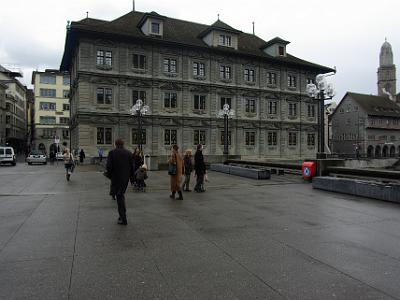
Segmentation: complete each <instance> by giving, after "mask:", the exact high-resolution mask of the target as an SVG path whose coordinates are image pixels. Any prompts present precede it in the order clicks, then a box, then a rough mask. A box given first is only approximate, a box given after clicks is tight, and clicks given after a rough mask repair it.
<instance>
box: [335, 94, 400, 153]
mask: <svg viewBox="0 0 400 300" xmlns="http://www.w3.org/2000/svg"><path fill="white" fill-rule="evenodd" d="M332 128H333V152H334V153H338V154H342V155H345V156H355V155H356V149H357V148H358V151H359V155H360V156H364V157H369V158H387V157H397V156H400V106H399V105H397V104H396V103H395V102H394V101H392V100H390V99H389V98H388V97H387V96H385V97H382V96H373V95H364V94H356V93H350V92H348V93H346V95H345V96H344V98H343V99H342V101H341V102H340V104H339V105H338V107H337V109H336V110H335V112H334V114H333V116H332ZM356 147H357V148H356Z"/></svg>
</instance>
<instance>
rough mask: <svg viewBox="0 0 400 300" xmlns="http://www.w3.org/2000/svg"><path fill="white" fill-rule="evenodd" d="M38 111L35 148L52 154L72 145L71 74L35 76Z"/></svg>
mask: <svg viewBox="0 0 400 300" xmlns="http://www.w3.org/2000/svg"><path fill="white" fill-rule="evenodd" d="M32 84H33V86H34V97H35V108H34V112H35V113H34V123H35V126H34V127H35V135H34V138H33V141H34V142H33V145H34V147H35V148H37V149H40V150H43V151H45V152H46V153H50V152H51V151H55V152H58V151H60V147H59V145H62V143H64V142H67V143H68V144H69V113H70V111H69V110H70V108H69V85H70V78H69V74H68V73H65V72H60V71H58V70H51V69H46V70H45V71H44V72H39V71H34V72H33V73H32Z"/></svg>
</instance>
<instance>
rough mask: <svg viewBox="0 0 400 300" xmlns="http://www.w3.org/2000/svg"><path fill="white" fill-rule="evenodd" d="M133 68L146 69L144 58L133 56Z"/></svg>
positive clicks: (138, 55) (137, 55) (142, 56)
mask: <svg viewBox="0 0 400 300" xmlns="http://www.w3.org/2000/svg"><path fill="white" fill-rule="evenodd" d="M133 68H135V69H141V70H145V69H146V56H145V55H140V54H133Z"/></svg>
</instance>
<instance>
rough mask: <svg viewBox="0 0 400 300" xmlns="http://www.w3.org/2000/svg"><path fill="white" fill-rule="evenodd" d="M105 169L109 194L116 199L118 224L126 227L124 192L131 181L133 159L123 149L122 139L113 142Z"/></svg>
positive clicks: (127, 151)
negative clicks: (109, 184) (113, 147)
mask: <svg viewBox="0 0 400 300" xmlns="http://www.w3.org/2000/svg"><path fill="white" fill-rule="evenodd" d="M106 168H107V176H108V177H109V178H110V179H111V191H110V193H112V195H115V197H116V198H117V205H118V214H119V219H118V224H119V225H128V220H127V218H126V205H125V192H126V188H127V187H128V183H129V180H130V181H132V180H133V174H134V173H133V158H132V152H130V151H129V150H126V149H125V148H124V141H123V140H122V139H120V138H119V139H117V140H116V141H115V149H113V150H111V151H110V152H109V153H108V157H107V165H106Z"/></svg>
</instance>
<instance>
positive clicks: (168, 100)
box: [164, 93, 177, 108]
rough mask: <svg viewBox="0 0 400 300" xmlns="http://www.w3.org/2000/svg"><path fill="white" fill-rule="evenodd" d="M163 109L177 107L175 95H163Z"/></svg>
mask: <svg viewBox="0 0 400 300" xmlns="http://www.w3.org/2000/svg"><path fill="white" fill-rule="evenodd" d="M164 107H165V108H176V107H177V95H176V93H165V94H164Z"/></svg>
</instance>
